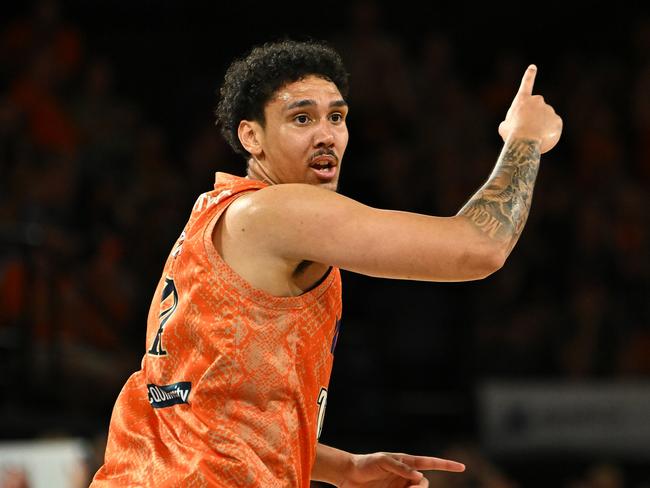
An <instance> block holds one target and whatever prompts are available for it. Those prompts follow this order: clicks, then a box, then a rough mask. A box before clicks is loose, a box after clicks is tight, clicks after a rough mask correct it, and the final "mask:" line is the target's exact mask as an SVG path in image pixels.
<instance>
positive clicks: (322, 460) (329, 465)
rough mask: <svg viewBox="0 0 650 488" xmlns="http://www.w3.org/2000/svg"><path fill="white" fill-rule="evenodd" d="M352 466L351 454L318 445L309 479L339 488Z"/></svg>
mask: <svg viewBox="0 0 650 488" xmlns="http://www.w3.org/2000/svg"><path fill="white" fill-rule="evenodd" d="M351 464H352V454H350V453H349V452H345V451H341V450H340V449H336V448H334V447H330V446H326V445H324V444H321V443H318V444H317V446H316V460H315V461H314V466H313V467H312V469H311V479H312V480H314V481H324V482H326V483H330V484H332V485H334V486H339V485H340V484H341V482H342V480H343V477H344V474H345V473H346V472H347V471H348V470H349V468H350V465H351Z"/></svg>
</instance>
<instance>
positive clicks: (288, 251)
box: [217, 67, 562, 281]
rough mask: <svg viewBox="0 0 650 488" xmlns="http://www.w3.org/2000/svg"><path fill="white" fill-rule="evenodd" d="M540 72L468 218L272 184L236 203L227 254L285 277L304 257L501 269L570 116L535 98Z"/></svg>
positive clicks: (390, 270)
mask: <svg viewBox="0 0 650 488" xmlns="http://www.w3.org/2000/svg"><path fill="white" fill-rule="evenodd" d="M535 71H536V70H535V68H534V67H531V68H529V69H528V70H527V71H526V74H525V75H524V79H523V80H522V84H521V87H520V89H519V91H518V93H517V95H516V96H515V98H514V100H513V103H512V106H511V107H510V110H508V114H507V115H506V119H505V121H504V122H503V123H502V124H501V126H500V128H499V131H500V133H501V135H502V137H503V138H504V140H505V144H504V148H503V151H502V152H501V156H500V157H499V160H498V162H497V165H496V167H495V169H494V171H493V173H492V176H491V177H490V179H489V180H488V182H487V183H486V185H485V186H483V188H481V189H480V190H479V191H478V192H477V193H476V195H474V196H473V197H472V198H471V199H470V200H469V202H468V203H467V204H466V205H465V206H464V207H463V209H462V210H461V211H460V212H459V213H458V215H456V216H453V217H433V216H428V215H421V214H415V213H408V212H398V211H392V210H379V209H375V208H371V207H368V206H365V205H362V204H361V203H359V202H356V201H354V200H352V199H350V198H346V197H344V196H342V195H339V194H337V193H335V192H332V191H329V190H323V189H321V188H318V187H315V186H311V185H305V184H284V185H272V186H270V187H268V188H265V189H263V190H260V191H257V192H253V193H252V194H250V195H245V196H243V197H241V198H239V199H238V200H237V201H235V202H234V203H233V205H232V206H231V209H229V211H228V212H227V213H226V215H225V218H224V219H223V222H222V224H221V225H222V226H221V229H220V233H219V242H218V243H217V246H218V249H220V250H221V252H222V254H223V255H224V256H225V257H226V261H228V262H245V264H244V265H242V266H248V267H250V270H246V269H243V268H242V269H240V271H241V272H242V274H243V275H244V276H250V275H251V274H255V273H259V269H264V272H265V273H268V274H272V273H275V271H278V272H279V273H282V272H283V271H282V270H283V269H284V268H286V269H295V266H296V264H297V263H300V262H301V261H312V262H316V263H323V264H326V265H334V266H338V267H340V268H343V269H347V270H350V271H355V272H358V273H362V274H366V275H370V276H378V277H385V278H399V279H413V280H423V281H463V280H473V279H480V278H483V277H485V276H487V275H489V274H491V273H493V272H494V271H495V270H497V269H499V268H500V267H501V266H502V265H503V263H504V261H505V259H506V257H507V256H508V254H509V253H510V251H511V250H512V247H513V246H514V244H515V243H516V241H517V239H518V237H519V235H520V234H521V230H522V228H523V226H524V223H525V222H526V218H527V216H528V213H529V210H530V202H531V196H532V190H533V186H534V183H535V176H536V174H537V168H538V166H539V157H540V153H542V152H545V151H546V150H549V149H550V148H551V147H553V145H555V143H556V142H557V140H558V139H559V135H560V132H561V127H562V122H561V119H560V118H559V117H558V116H557V115H556V114H555V112H554V111H553V109H552V108H551V107H550V106H549V105H546V104H545V103H544V100H543V99H542V97H539V96H533V95H532V86H533V82H534V78H535ZM237 256H242V257H245V258H246V259H237ZM248 271H250V272H248Z"/></svg>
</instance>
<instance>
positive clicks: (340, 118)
mask: <svg viewBox="0 0 650 488" xmlns="http://www.w3.org/2000/svg"><path fill="white" fill-rule="evenodd" d="M330 120H331V121H332V122H334V123H335V124H340V123H341V122H343V114H342V113H339V112H336V113H333V114H332V115H330Z"/></svg>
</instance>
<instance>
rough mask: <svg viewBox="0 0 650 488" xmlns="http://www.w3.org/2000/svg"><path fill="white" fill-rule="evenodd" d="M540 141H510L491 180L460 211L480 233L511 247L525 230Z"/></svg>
mask: <svg viewBox="0 0 650 488" xmlns="http://www.w3.org/2000/svg"><path fill="white" fill-rule="evenodd" d="M539 149H540V145H539V142H537V141H533V140H527V139H516V140H513V141H510V142H509V143H508V144H507V145H506V146H505V147H504V148H503V151H502V152H501V156H500V157H499V160H498V161H497V165H496V167H495V168H494V171H493V172H492V175H491V176H490V178H489V179H488V182H487V183H486V184H485V185H484V186H483V187H482V188H481V189H480V190H479V191H478V192H477V193H476V194H475V195H474V196H473V197H472V198H471V199H470V201H469V202H467V204H466V205H465V206H464V207H463V208H462V209H461V210H460V212H459V214H460V215H464V216H465V217H467V218H468V219H469V220H470V222H472V223H473V224H474V225H475V226H476V227H477V228H478V229H479V230H480V231H481V232H483V233H485V234H487V235H488V236H489V237H491V238H492V239H497V240H503V241H506V242H507V243H508V250H509V251H510V250H512V248H513V247H514V245H515V243H516V242H517V240H518V239H519V236H520V234H521V232H522V230H523V229H524V225H525V224H526V220H527V219H528V213H529V212H530V205H531V202H532V198H533V188H534V186H535V178H536V177H537V170H538V169H539V158H540V152H539Z"/></svg>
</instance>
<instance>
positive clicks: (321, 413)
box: [316, 388, 327, 440]
mask: <svg viewBox="0 0 650 488" xmlns="http://www.w3.org/2000/svg"><path fill="white" fill-rule="evenodd" d="M316 403H318V427H317V428H316V440H318V439H320V433H321V431H322V430H323V420H325V407H326V406H327V388H321V389H320V393H318V401H317V402H316Z"/></svg>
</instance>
